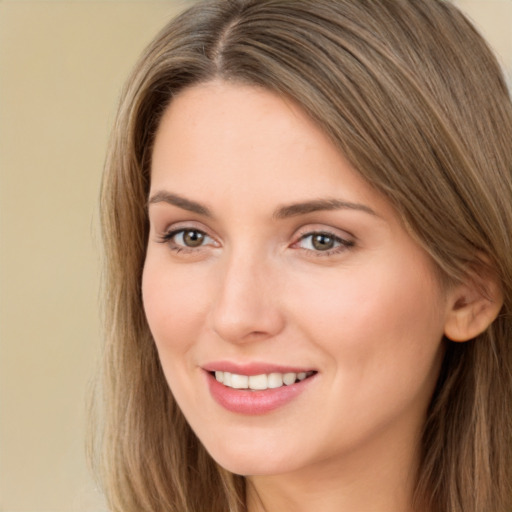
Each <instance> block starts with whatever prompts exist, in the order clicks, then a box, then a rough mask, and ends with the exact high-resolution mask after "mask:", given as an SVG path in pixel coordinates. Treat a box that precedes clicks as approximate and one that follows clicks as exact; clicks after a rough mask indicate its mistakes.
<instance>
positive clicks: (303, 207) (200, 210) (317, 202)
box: [147, 191, 378, 220]
mask: <svg viewBox="0 0 512 512" xmlns="http://www.w3.org/2000/svg"><path fill="white" fill-rule="evenodd" d="M155 203H167V204H171V205H173V206H177V207H178V208H181V209H183V210H187V211H189V212H193V213H197V214H199V215H203V216H205V217H210V218H212V217H213V215H212V212H211V211H210V209H209V208H208V207H207V206H205V205H203V204H201V203H198V202H196V201H192V200H190V199H186V198H185V197H182V196H179V195H177V194H172V193H170V192H165V191H160V192H156V193H155V194H154V195H153V196H151V198H150V199H149V200H148V203H147V204H148V206H149V205H150V204H155ZM343 209H348V210H358V211H362V212H364V213H368V214H370V215H374V216H376V217H378V215H377V213H375V211H374V210H372V209H371V208H370V207H369V206H366V205H364V204H360V203H352V202H349V201H342V200H340V199H313V200H311V201H303V202H300V203H293V204H289V205H284V206H280V207H279V208H277V210H275V212H274V214H273V215H272V217H273V218H274V219H275V220H280V219H287V218H290V217H297V216H299V215H305V214H308V213H314V212H318V211H330V210H343Z"/></svg>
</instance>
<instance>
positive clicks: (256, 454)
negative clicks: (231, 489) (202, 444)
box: [206, 443, 297, 476]
mask: <svg viewBox="0 0 512 512" xmlns="http://www.w3.org/2000/svg"><path fill="white" fill-rule="evenodd" d="M209 448H210V447H208V446H206V449H207V451H208V453H209V454H210V456H211V457H212V458H213V459H214V460H215V462H217V464H219V465H220V466H222V467H223V468H224V469H226V470H228V471H230V472H231V473H234V474H236V475H243V476H263V475H276V474H283V473H288V472H291V471H293V470H294V469H297V468H296V465H297V464H296V463H297V461H296V460H294V457H293V456H291V455H290V454H285V453H278V452H277V450H275V449H272V448H271V449H268V448H262V447H261V446H258V445H254V443H253V445H252V446H249V447H247V446H245V447H244V446H240V445H231V446H229V447H226V446H219V445H217V446H216V447H214V448H213V449H209Z"/></svg>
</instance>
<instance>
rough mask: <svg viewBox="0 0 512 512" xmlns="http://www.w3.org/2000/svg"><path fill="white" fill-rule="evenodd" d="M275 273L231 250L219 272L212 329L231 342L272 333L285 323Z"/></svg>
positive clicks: (248, 257) (257, 261) (270, 267)
mask: <svg viewBox="0 0 512 512" xmlns="http://www.w3.org/2000/svg"><path fill="white" fill-rule="evenodd" d="M277 274H278V273H277V272H276V271H275V270H273V269H272V265H271V264H270V263H269V262H265V261H263V259H262V258H257V257H255V256H254V255H251V256H247V255H243V254H240V253H239V254H238V255H236V254H233V255H232V256H231V257H230V258H229V260H228V261H226V262H224V267H223V268H222V271H221V272H220V273H219V276H218V281H217V283H218V284H217V293H216V296H215V299H214V304H213V305H212V309H211V323H212V327H213V330H214V331H215V332H216V333H217V335H219V336H220V337H221V338H222V339H224V340H226V341H229V342H231V343H247V342H250V341H256V340H264V339H268V338H272V337H274V336H276V335H277V334H278V333H279V332H281V330H282V329H283V327H284V325H285V316H284V312H283V310H282V308H281V307H280V302H279V300H280V293H279V287H280V283H279V281H280V280H279V279H276V275H277Z"/></svg>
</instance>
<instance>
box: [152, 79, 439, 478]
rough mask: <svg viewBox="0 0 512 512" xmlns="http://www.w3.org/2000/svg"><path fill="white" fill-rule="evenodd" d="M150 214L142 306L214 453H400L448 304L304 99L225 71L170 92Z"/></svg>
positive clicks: (295, 461)
mask: <svg viewBox="0 0 512 512" xmlns="http://www.w3.org/2000/svg"><path fill="white" fill-rule="evenodd" d="M149 218H150V224H151V229H150V235H149V241H148V248H147V257H146V262H145V267H144V276H143V297H144V307H145V311H146V315H147V319H148V322H149V326H150V328H151V331H152V334H153V336H154V340H155V343H156V346H157V349H158V353H159V356H160V360H161V363H162V367H163V370H164V372H165V376H166V378H167V381H168V383H169V386H170V388H171V390H172V392H173V395H174V397H175V398H176V400H177V402H178V404H179V406H180V407H181V409H182V411H183V413H184V415H185V416H186V418H187V420H188V422H189V423H190V425H191V427H192V429H193V430H194V431H195V432H196V434H197V436H198V437H199V439H200V440H201V441H202V443H203V444H204V445H205V447H206V449H207V450H208V451H209V452H210V453H211V455H212V456H213V458H214V459H216V460H217V461H218V462H219V463H220V464H221V465H222V466H224V467H225V468H227V469H229V470H231V471H233V472H235V473H240V474H246V475H257V474H260V475H264V474H266V475H268V474H277V473H287V472H294V471H300V470H306V469H312V468H315V470H318V469H319V468H321V467H324V468H327V467H337V468H341V467H343V464H344V463H345V462H347V461H349V460H350V461H352V462H354V460H363V459H364V457H363V459H358V457H360V456H362V454H364V453H366V454H367V455H368V454H369V453H371V454H372V457H379V456H380V455H379V454H384V453H388V452H389V456H392V457H395V458H396V457H398V458H400V457H407V453H409V452H410V451H411V448H414V447H415V446H416V445H417V443H418V436H419V435H420V434H419V433H420V430H421V427H422V424H423V421H424V416H425V411H426V408H427V406H428V402H429V399H430V397H431V394H432V391H433V387H434V385H435V381H436V378H437V375H438V371H439V366H440V360H441V358H442V346H441V339H442V335H443V329H444V323H445V319H446V315H447V309H448V301H447V299H446V297H445V295H444V293H443V291H442V288H441V287H440V286H439V284H438V281H437V279H436V277H435V276H436V274H435V270H434V268H433V264H432V262H431V261H430V259H429V257H427V255H426V253H425V252H424V251H423V250H422V249H421V248H420V247H419V246H418V245H417V244H416V243H415V242H414V241H413V239H412V238H411V237H410V236H409V235H408V233H407V232H406V231H405V229H404V228H403V226H402V224H401V223H400V221H399V219H398V217H397V215H396V213H395V212H394V210H393V209H392V208H391V206H390V205H389V204H388V202H387V201H386V200H384V199H383V198H382V197H381V196H380V195H379V194H378V193H377V192H376V191H375V190H373V189H372V188H371V187H370V186H369V185H368V184H367V183H366V182H365V181H363V179H362V178H361V177H360V176H359V175H358V173H357V172H356V171H355V170H354V169H353V168H352V167H351V166H350V164H349V163H348V162H347V161H346V160H345V159H344V158H343V156H342V155H341V154H340V153H339V152H338V150H337V149H336V148H335V147H334V145H333V144H332V143H331V142H330V140H329V139H328V138H327V137H326V136H325V135H324V133H323V132H322V131H321V130H320V129H319V128H318V127H317V126H316V125H315V124H314V123H313V122H312V121H311V120H310V119H309V118H308V117H307V116H306V115H305V113H304V112H303V111H301V109H300V108H298V107H297V106H296V105H294V104H293V103H292V102H290V101H287V100H284V99H282V98H281V97H279V96H277V95H275V94H273V93H271V92H268V91H266V90H263V89H258V88H255V87H249V86H243V85H233V84H227V83H224V82H212V83H208V84H204V85H200V86H195V87H192V88H189V89H187V90H185V91H184V92H182V93H181V94H180V95H179V96H178V97H177V98H175V99H174V100H173V101H172V103H171V105H170V107H169V108H168V109H167V111H166V113H165V115H164V117H163V119H162V122H161V125H160V127H159V129H158V132H157V136H156V142H155V146H154V151H153V160H152V170H151V190H150V196H149ZM215 375H217V378H216V376H215ZM217 379H219V380H220V381H223V382H219V381H218V380H217ZM248 386H249V388H248Z"/></svg>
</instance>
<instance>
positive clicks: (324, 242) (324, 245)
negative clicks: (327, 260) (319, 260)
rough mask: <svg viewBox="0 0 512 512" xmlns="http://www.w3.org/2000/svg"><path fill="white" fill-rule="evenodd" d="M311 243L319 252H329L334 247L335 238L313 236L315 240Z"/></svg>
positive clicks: (321, 235) (319, 235)
mask: <svg viewBox="0 0 512 512" xmlns="http://www.w3.org/2000/svg"><path fill="white" fill-rule="evenodd" d="M311 242H312V244H313V247H314V248H315V249H316V250H317V251H328V250H329V249H332V248H333V247H334V238H333V237H332V236H329V235H325V234H322V233H319V234H317V235H313V240H312V241H311Z"/></svg>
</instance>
